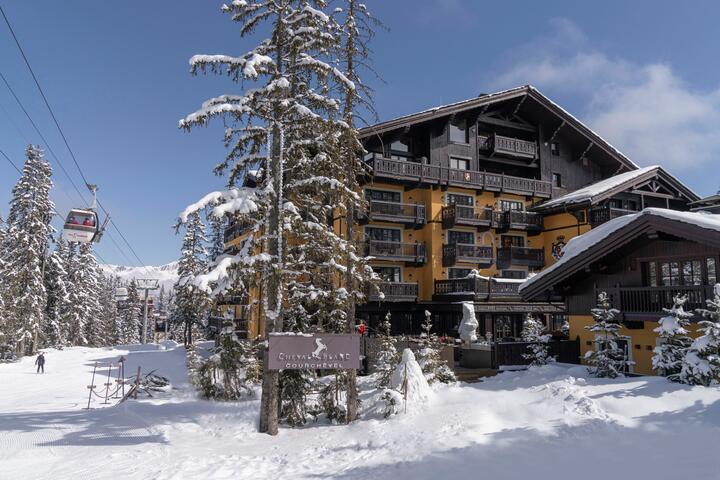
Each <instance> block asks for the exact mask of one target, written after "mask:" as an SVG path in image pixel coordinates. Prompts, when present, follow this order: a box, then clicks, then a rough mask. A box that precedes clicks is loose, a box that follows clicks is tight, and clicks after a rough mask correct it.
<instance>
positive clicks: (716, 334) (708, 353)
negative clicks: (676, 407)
mask: <svg viewBox="0 0 720 480" xmlns="http://www.w3.org/2000/svg"><path fill="white" fill-rule="evenodd" d="M706 302H707V308H702V309H698V310H697V312H698V313H699V314H701V315H702V316H703V317H705V318H706V320H703V321H701V322H699V323H698V326H699V330H700V331H701V332H702V333H703V335H702V336H700V337H698V338H696V339H695V341H693V343H692V345H691V346H690V348H689V349H688V351H687V353H686V355H685V360H684V361H683V365H682V370H681V372H680V381H682V382H683V383H689V384H691V385H705V386H709V385H717V384H720V284H717V285H715V288H714V298H713V299H712V300H710V299H708V300H706Z"/></svg>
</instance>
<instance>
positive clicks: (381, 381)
mask: <svg viewBox="0 0 720 480" xmlns="http://www.w3.org/2000/svg"><path fill="white" fill-rule="evenodd" d="M391 319H392V316H391V315H390V312H387V315H385V319H384V320H383V321H382V323H381V324H380V327H379V329H378V333H379V335H378V336H379V337H380V346H379V350H378V352H377V357H376V359H375V365H374V366H375V372H376V373H377V378H378V381H377V384H376V386H377V388H385V387H387V386H388V384H389V382H390V377H392V374H393V372H394V371H395V366H396V365H397V363H398V361H399V360H400V356H399V354H398V351H397V340H396V339H395V337H393V335H392V323H391Z"/></svg>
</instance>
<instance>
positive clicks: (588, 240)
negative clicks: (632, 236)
mask: <svg viewBox="0 0 720 480" xmlns="http://www.w3.org/2000/svg"><path fill="white" fill-rule="evenodd" d="M645 215H655V216H660V217H664V218H667V219H670V220H675V221H678V222H683V223H688V224H691V225H696V226H698V227H701V228H707V229H710V230H716V231H718V232H720V215H713V214H709V213H702V212H679V211H677V210H668V209H666V208H646V209H645V210H643V211H642V212H638V213H635V214H631V215H625V216H622V217H618V218H615V219H613V220H610V221H609V222H606V223H603V224H602V225H600V226H598V227H596V228H593V229H592V230H590V231H589V232H587V233H585V234H583V235H580V236H579V237H575V238H572V239H570V241H569V242H568V243H567V245H565V248H563V255H562V257H561V258H560V260H558V261H557V262H555V264H553V265H551V266H550V267H548V268H546V269H545V270H543V271H541V272H540V273H538V274H536V275H534V276H533V277H531V278H528V279H527V280H526V281H525V282H524V283H523V284H522V285H520V287H519V291H520V292H522V291H523V290H525V289H526V288H528V287H529V286H530V285H532V284H534V283H535V282H537V281H539V280H540V279H542V278H544V277H545V276H546V275H548V274H549V273H550V272H553V271H555V270H557V269H559V268H560V267H562V266H563V265H564V264H566V263H568V262H569V261H570V260H572V259H574V258H576V257H578V256H579V255H582V254H583V253H584V252H586V251H587V250H589V249H590V248H592V247H593V246H594V245H597V244H598V243H600V242H602V241H603V240H605V239H606V238H607V237H609V236H610V235H611V234H613V233H614V232H616V231H617V230H620V229H621V228H622V227H624V226H625V225H628V224H630V223H632V222H634V221H636V220H638V219H639V218H641V217H643V216H645Z"/></svg>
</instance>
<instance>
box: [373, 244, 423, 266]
mask: <svg viewBox="0 0 720 480" xmlns="http://www.w3.org/2000/svg"><path fill="white" fill-rule="evenodd" d="M365 255H366V256H370V257H373V258H377V259H378V260H393V261H398V262H407V263H412V264H416V265H420V264H423V263H425V261H426V260H427V255H426V252H425V243H419V242H415V243H400V242H385V241H381V240H370V241H367V242H365Z"/></svg>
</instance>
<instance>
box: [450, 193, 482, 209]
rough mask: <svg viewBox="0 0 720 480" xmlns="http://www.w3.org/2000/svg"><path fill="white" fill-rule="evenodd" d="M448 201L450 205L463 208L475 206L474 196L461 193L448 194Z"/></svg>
mask: <svg viewBox="0 0 720 480" xmlns="http://www.w3.org/2000/svg"><path fill="white" fill-rule="evenodd" d="M446 201H447V204H448V205H461V206H463V207H472V206H474V205H475V198H474V197H473V196H472V195H462V194H460V193H448V194H447V200H446Z"/></svg>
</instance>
